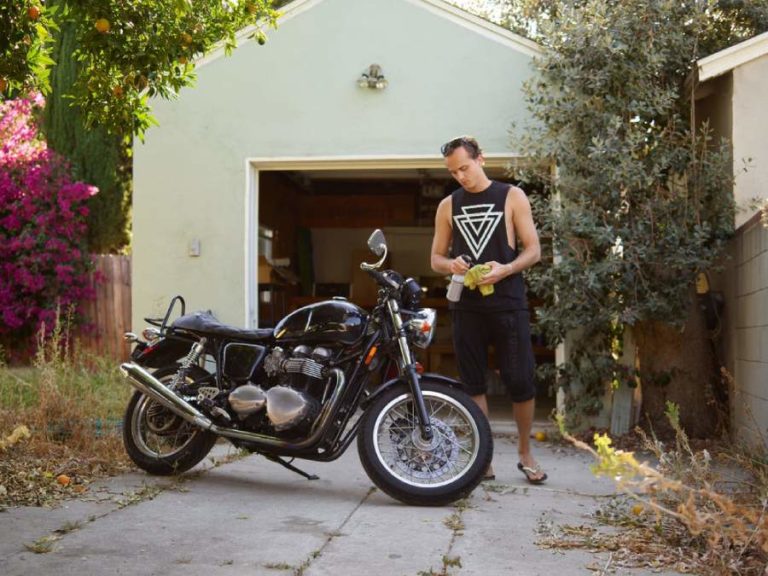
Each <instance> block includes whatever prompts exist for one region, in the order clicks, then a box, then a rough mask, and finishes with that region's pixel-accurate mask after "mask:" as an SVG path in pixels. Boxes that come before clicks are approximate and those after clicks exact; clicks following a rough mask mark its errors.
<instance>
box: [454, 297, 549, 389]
mask: <svg viewBox="0 0 768 576" xmlns="http://www.w3.org/2000/svg"><path fill="white" fill-rule="evenodd" d="M451 314H452V316H451V317H452V320H453V347H454V352H455V353H456V362H457V365H458V368H459V377H460V378H461V380H462V382H463V383H464V389H465V391H466V392H467V393H468V394H470V395H472V396H476V395H479V394H485V393H486V391H487V386H486V381H485V379H486V372H487V370H488V348H489V346H493V347H494V349H495V352H496V354H495V357H496V367H497V368H498V369H499V374H500V376H501V381H502V383H503V384H504V386H505V387H506V389H507V391H508V392H509V394H510V396H511V397H512V402H525V401H527V400H530V399H531V398H533V397H534V396H536V380H535V369H536V362H535V360H534V357H533V345H532V344H531V326H530V315H529V313H528V311H527V310H518V311H513V312H475V311H468V310H453V311H452V312H451Z"/></svg>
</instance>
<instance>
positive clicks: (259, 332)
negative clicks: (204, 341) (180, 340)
mask: <svg viewBox="0 0 768 576" xmlns="http://www.w3.org/2000/svg"><path fill="white" fill-rule="evenodd" d="M171 328H173V329H179V330H187V331H189V332H195V333H197V334H202V335H206V334H210V335H212V336H220V337H224V338H232V339H235V340H248V341H250V342H261V341H263V340H269V339H271V338H272V333H273V330H272V328H257V329H256V330H247V329H245V328H237V327H236V326H229V325H228V324H222V323H221V322H219V321H218V319H217V318H216V317H215V316H214V315H213V314H211V313H210V312H194V313H192V314H185V315H184V316H180V317H179V318H177V319H176V320H174V322H173V324H171Z"/></svg>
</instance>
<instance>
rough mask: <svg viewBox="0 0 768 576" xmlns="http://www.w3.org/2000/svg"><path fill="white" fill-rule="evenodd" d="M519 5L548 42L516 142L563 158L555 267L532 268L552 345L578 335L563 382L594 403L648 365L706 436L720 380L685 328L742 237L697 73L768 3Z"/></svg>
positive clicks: (552, 204)
mask: <svg viewBox="0 0 768 576" xmlns="http://www.w3.org/2000/svg"><path fill="white" fill-rule="evenodd" d="M506 6H507V8H508V11H507V20H508V22H512V23H515V25H516V26H517V27H518V29H521V30H522V29H524V30H525V31H527V32H529V33H532V34H533V36H534V37H535V38H536V39H537V40H538V41H539V42H541V43H542V44H543V45H544V46H545V52H544V54H543V55H542V56H541V57H540V58H538V59H537V61H536V68H537V70H538V75H536V76H535V78H534V79H533V80H532V81H531V82H529V83H528V85H527V87H526V97H527V101H528V103H529V108H530V111H531V113H532V116H533V118H534V119H535V121H536V123H535V124H534V125H533V126H530V127H524V128H523V127H518V131H517V132H518V135H519V137H520V138H521V139H520V140H519V141H516V143H515V147H516V148H518V149H520V148H522V150H523V151H524V152H526V153H527V154H528V155H530V156H531V157H533V158H535V159H538V160H540V163H541V164H547V165H548V164H549V162H550V161H554V163H555V164H556V166H557V168H558V173H557V179H556V180H550V179H549V176H550V173H549V172H546V171H545V172H543V173H538V174H537V175H535V177H538V178H542V179H544V180H545V182H546V183H547V184H548V186H549V190H550V191H551V192H552V196H551V197H550V199H549V200H548V201H547V202H544V203H539V204H538V206H537V208H538V211H537V218H538V221H539V224H540V226H541V228H542V231H543V233H544V235H546V236H548V237H550V238H551V239H552V244H551V247H552V250H553V255H552V256H553V257H556V259H557V263H556V265H555V266H551V267H548V268H539V269H537V270H535V271H534V272H533V274H532V275H531V276H532V277H531V280H532V285H533V288H534V290H535V291H536V292H537V293H538V294H539V295H542V296H546V297H548V301H549V305H547V306H545V307H543V308H542V309H541V310H540V311H539V312H540V317H539V323H540V326H541V327H542V329H543V330H544V331H545V332H546V333H547V335H548V336H549V337H550V339H551V341H552V342H560V341H563V339H564V338H565V337H566V334H579V335H580V336H579V338H575V339H572V340H573V342H574V343H575V347H574V349H573V354H572V355H571V361H570V362H569V363H568V364H566V365H565V366H564V367H562V369H561V370H560V377H561V378H560V382H561V383H563V384H564V385H565V386H566V388H568V387H569V386H572V387H573V388H574V389H578V390H579V391H580V392H579V393H578V394H572V395H571V396H570V402H571V407H572V408H576V410H575V412H584V411H586V412H589V411H590V410H596V409H597V408H599V406H600V405H601V402H600V401H601V399H602V396H603V393H604V390H605V387H606V385H607V384H608V383H609V382H614V383H618V382H619V381H622V380H623V381H625V382H627V383H630V384H633V383H635V382H636V380H635V378H636V377H637V376H639V377H640V380H641V382H642V386H643V399H644V409H645V410H646V411H647V412H649V416H650V419H651V421H654V422H658V421H660V420H663V418H661V415H662V413H663V410H664V400H665V399H668V398H675V399H677V400H678V401H680V402H681V403H682V402H683V401H684V402H686V405H685V406H684V407H683V413H682V414H681V418H682V420H683V423H684V424H685V425H686V426H688V428H689V430H691V431H693V432H694V433H697V434H706V433H709V432H711V431H712V427H713V421H714V420H713V418H711V417H709V415H710V414H711V413H712V410H711V409H710V407H711V402H710V400H712V399H713V396H715V395H716V390H715V388H716V387H717V383H716V382H715V381H714V376H713V375H712V374H711V373H710V372H709V371H707V368H708V365H709V364H708V362H707V361H706V359H702V358H701V357H699V358H688V360H689V361H691V360H692V361H693V362H694V363H698V366H696V367H692V366H690V365H689V366H685V365H683V364H681V363H680V361H679V360H680V357H681V356H682V355H683V354H682V353H681V352H682V345H683V343H684V340H685V339H686V338H687V339H690V338H691V337H692V336H691V334H690V333H688V334H686V336H685V337H682V336H681V335H680V329H679V327H680V326H681V325H682V324H683V323H684V322H685V321H686V318H687V316H688V311H689V310H690V308H691V301H692V299H691V296H692V291H691V289H692V286H693V284H694V282H695V279H696V276H697V273H699V272H702V271H705V270H708V269H709V268H710V267H711V266H712V265H713V264H714V263H715V261H716V259H717V258H718V256H719V255H720V252H721V249H722V248H723V246H724V243H725V241H726V240H727V239H728V238H729V235H730V234H731V233H732V227H733V210H734V207H733V201H732V179H733V174H732V170H731V164H730V162H729V147H728V145H727V143H725V142H714V141H713V140H712V139H711V138H710V137H709V134H708V131H707V129H706V127H700V126H693V125H692V123H691V113H690V111H691V105H692V104H691V96H692V92H691V91H692V85H691V80H692V79H693V78H694V76H693V75H692V72H693V70H694V67H695V63H696V60H697V59H699V58H701V57H703V56H704V55H706V54H708V53H711V52H713V51H715V50H718V49H721V48H724V47H726V46H727V45H729V44H731V43H734V42H736V41H738V40H741V39H743V38H744V37H749V36H751V35H753V34H755V33H757V32H761V31H762V30H764V29H766V28H767V27H768V26H766V25H767V24H768V10H767V8H766V7H767V6H768V4H767V3H766V2H765V0H758V1H757V2H750V3H747V2H716V1H691V2H685V1H683V2H681V1H680V0H646V1H644V2H635V1H634V0H529V1H525V0H523V1H522V2H519V3H516V4H515V5H514V8H512V4H511V3H506ZM532 177H534V176H532ZM625 327H631V328H632V332H633V335H634V336H635V342H636V343H637V344H638V355H639V358H640V364H639V370H638V371H637V372H635V371H634V370H627V369H626V368H625V367H622V366H621V365H620V364H619V363H618V362H617V357H618V355H619V353H620V347H621V342H622V334H623V331H624V328H625ZM706 352H709V350H708V349H707V350H706ZM702 365H703V366H704V368H702ZM702 370H704V372H702ZM702 374H704V377H703V378H702ZM702 380H703V381H702ZM670 382H673V385H672V386H670ZM672 389H675V390H676V393H677V394H679V395H678V396H675V395H674V394H672V395H670V394H669V391H670V390H672ZM686 390H687V393H685V394H683V391H686Z"/></svg>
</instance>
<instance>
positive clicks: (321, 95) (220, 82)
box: [133, 0, 537, 328]
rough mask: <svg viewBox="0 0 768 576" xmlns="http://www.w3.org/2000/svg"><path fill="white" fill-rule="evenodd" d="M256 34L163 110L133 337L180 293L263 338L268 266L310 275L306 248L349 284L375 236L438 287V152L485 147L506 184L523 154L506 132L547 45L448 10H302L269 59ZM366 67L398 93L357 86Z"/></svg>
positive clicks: (147, 146)
mask: <svg viewBox="0 0 768 576" xmlns="http://www.w3.org/2000/svg"><path fill="white" fill-rule="evenodd" d="M248 32H249V31H244V33H243V41H242V42H241V45H240V46H239V48H237V49H236V50H235V51H234V53H233V54H232V55H231V56H230V57H224V55H223V51H218V52H215V53H212V54H210V55H208V56H206V57H205V58H204V59H202V61H200V62H199V63H198V66H197V76H198V80H197V86H196V87H195V88H194V89H191V90H185V91H183V92H182V93H181V94H180V97H179V98H178V99H177V100H174V101H162V100H158V101H155V102H153V110H154V114H155V116H156V117H157V119H158V121H159V124H160V126H159V127H158V128H153V129H151V130H150V131H149V132H148V134H147V136H146V141H145V142H144V143H143V144H139V143H137V145H136V146H135V157H134V205H133V222H134V226H133V230H134V240H133V254H134V271H133V275H134V288H133V309H134V311H135V312H134V317H133V323H134V328H139V327H140V326H141V325H142V320H141V319H142V318H143V317H144V316H147V315H150V314H153V315H157V314H159V313H161V312H162V311H164V309H165V306H166V305H167V302H168V300H169V299H170V298H171V297H172V296H173V295H175V294H179V293H180V294H183V295H184V297H185V298H186V300H187V304H188V306H189V307H191V308H193V309H197V308H211V309H213V310H214V312H215V313H216V314H217V315H218V316H219V318H220V319H221V320H222V321H225V322H229V323H232V324H235V325H239V326H246V327H256V326H257V325H259V324H264V321H263V320H264V319H260V318H259V306H258V302H257V301H258V296H259V290H258V282H257V281H258V263H259V256H260V255H264V254H263V252H265V251H269V250H271V252H272V253H271V254H267V255H268V256H271V257H272V258H277V259H279V260H285V259H288V260H289V261H290V263H291V267H292V268H293V269H294V271H297V270H298V268H297V265H298V263H297V262H296V260H295V259H296V258H299V256H298V255H297V254H298V253H299V252H300V250H298V249H297V242H305V243H306V244H307V245H309V243H310V242H311V243H312V246H313V247H317V251H319V252H323V251H324V253H323V254H318V253H314V254H313V264H314V266H312V267H311V268H312V274H314V278H311V280H313V282H312V283H319V284H324V285H333V284H344V283H349V282H350V281H351V270H352V268H353V267H354V263H353V262H351V261H350V258H351V256H352V253H353V252H355V253H357V252H358V250H359V249H364V248H365V238H366V237H367V235H368V234H370V232H371V231H372V230H373V229H374V228H376V227H379V228H384V229H385V231H388V232H390V233H391V235H392V238H393V239H394V241H395V244H396V246H395V247H394V248H395V249H394V250H393V258H395V259H397V258H401V259H402V258H406V261H405V262H403V263H402V264H403V265H404V266H405V268H406V269H405V272H406V273H410V274H416V275H418V276H428V275H430V274H431V272H430V271H429V258H428V255H429V243H428V242H426V241H425V238H421V237H422V236H424V237H426V236H429V235H430V234H431V225H432V223H431V221H430V220H429V219H430V217H431V215H430V213H429V207H428V206H426V205H427V204H429V203H432V204H434V202H435V196H436V195H439V194H440V192H441V191H440V190H437V189H436V188H435V187H436V186H441V185H445V184H446V183H447V174H446V173H445V169H444V168H443V162H442V158H441V156H440V154H439V147H440V144H442V143H443V142H445V141H447V140H448V139H450V138H451V137H454V136H456V135H459V134H472V135H474V136H476V137H477V138H478V139H479V140H480V142H481V144H483V146H484V148H485V151H486V156H487V159H488V168H489V170H491V171H492V172H493V173H494V174H495V175H503V174H504V168H505V166H506V165H507V164H508V162H509V160H510V159H512V158H515V157H516V156H517V153H516V151H515V149H514V145H513V144H512V143H510V137H509V129H510V126H511V125H512V123H513V122H517V123H524V122H525V121H526V119H527V112H526V109H525V105H524V101H523V94H522V92H521V87H522V83H523V82H524V81H525V80H526V79H527V78H528V77H529V76H530V75H531V74H532V68H531V66H530V62H531V58H532V57H533V55H534V54H535V53H536V52H537V46H536V45H535V44H534V43H532V42H530V41H529V40H526V39H524V38H522V37H519V36H517V35H515V34H512V33H511V32H509V31H508V30H505V29H503V28H501V27H498V26H495V25H493V24H491V23H489V22H487V21H485V20H482V19H480V18H477V17H475V16H473V15H471V14H469V13H467V12H464V11H462V10H460V9H458V8H456V7H454V6H452V5H450V4H448V3H446V2H443V1H441V0H296V1H295V2H293V3H291V4H289V5H287V6H286V7H284V9H283V16H282V17H281V18H280V20H279V28H278V29H277V30H276V31H274V32H271V33H270V35H269V41H268V42H267V44H266V45H265V46H259V45H258V44H257V43H256V42H254V41H246V40H245V37H246V36H247V34H248ZM371 70H373V71H374V72H376V71H378V72H379V73H381V74H382V76H383V78H382V80H385V81H386V84H387V85H386V87H385V88H383V89H377V88H376V87H375V82H373V84H372V87H368V84H366V85H365V87H361V85H360V81H361V77H362V75H363V74H364V73H368V72H370V71H371ZM334 190H335V191H336V192H334ZM361 199H362V200H361ZM438 200H439V198H438ZM422 209H423V212H424V214H422V217H421V218H420V217H419V214H418V211H419V210H422ZM260 227H261V230H262V234H261V236H262V242H261V249H260V246H259V230H260ZM315 229H316V230H319V231H320V232H318V233H317V234H311V236H312V237H311V238H306V237H305V236H306V235H305V233H304V230H309V231H310V232H312V231H313V230H315ZM398 229H402V231H399V230H398ZM302 238H303V240H302ZM414 238H415V239H414ZM417 251H418V253H416V252H417ZM355 255H359V254H355ZM409 257H410V258H411V260H408V258H409ZM417 261H418V262H417ZM309 268H310V266H307V269H309ZM302 274H305V275H306V274H307V272H306V271H302ZM326 288H328V287H327V286H326Z"/></svg>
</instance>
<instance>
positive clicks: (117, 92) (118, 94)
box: [112, 86, 123, 98]
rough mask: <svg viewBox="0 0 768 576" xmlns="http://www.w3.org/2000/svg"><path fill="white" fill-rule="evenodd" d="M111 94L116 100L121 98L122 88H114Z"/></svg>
mask: <svg viewBox="0 0 768 576" xmlns="http://www.w3.org/2000/svg"><path fill="white" fill-rule="evenodd" d="M112 94H113V95H114V96H116V97H117V98H121V97H122V96H123V87H122V86H115V87H114V88H112Z"/></svg>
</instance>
